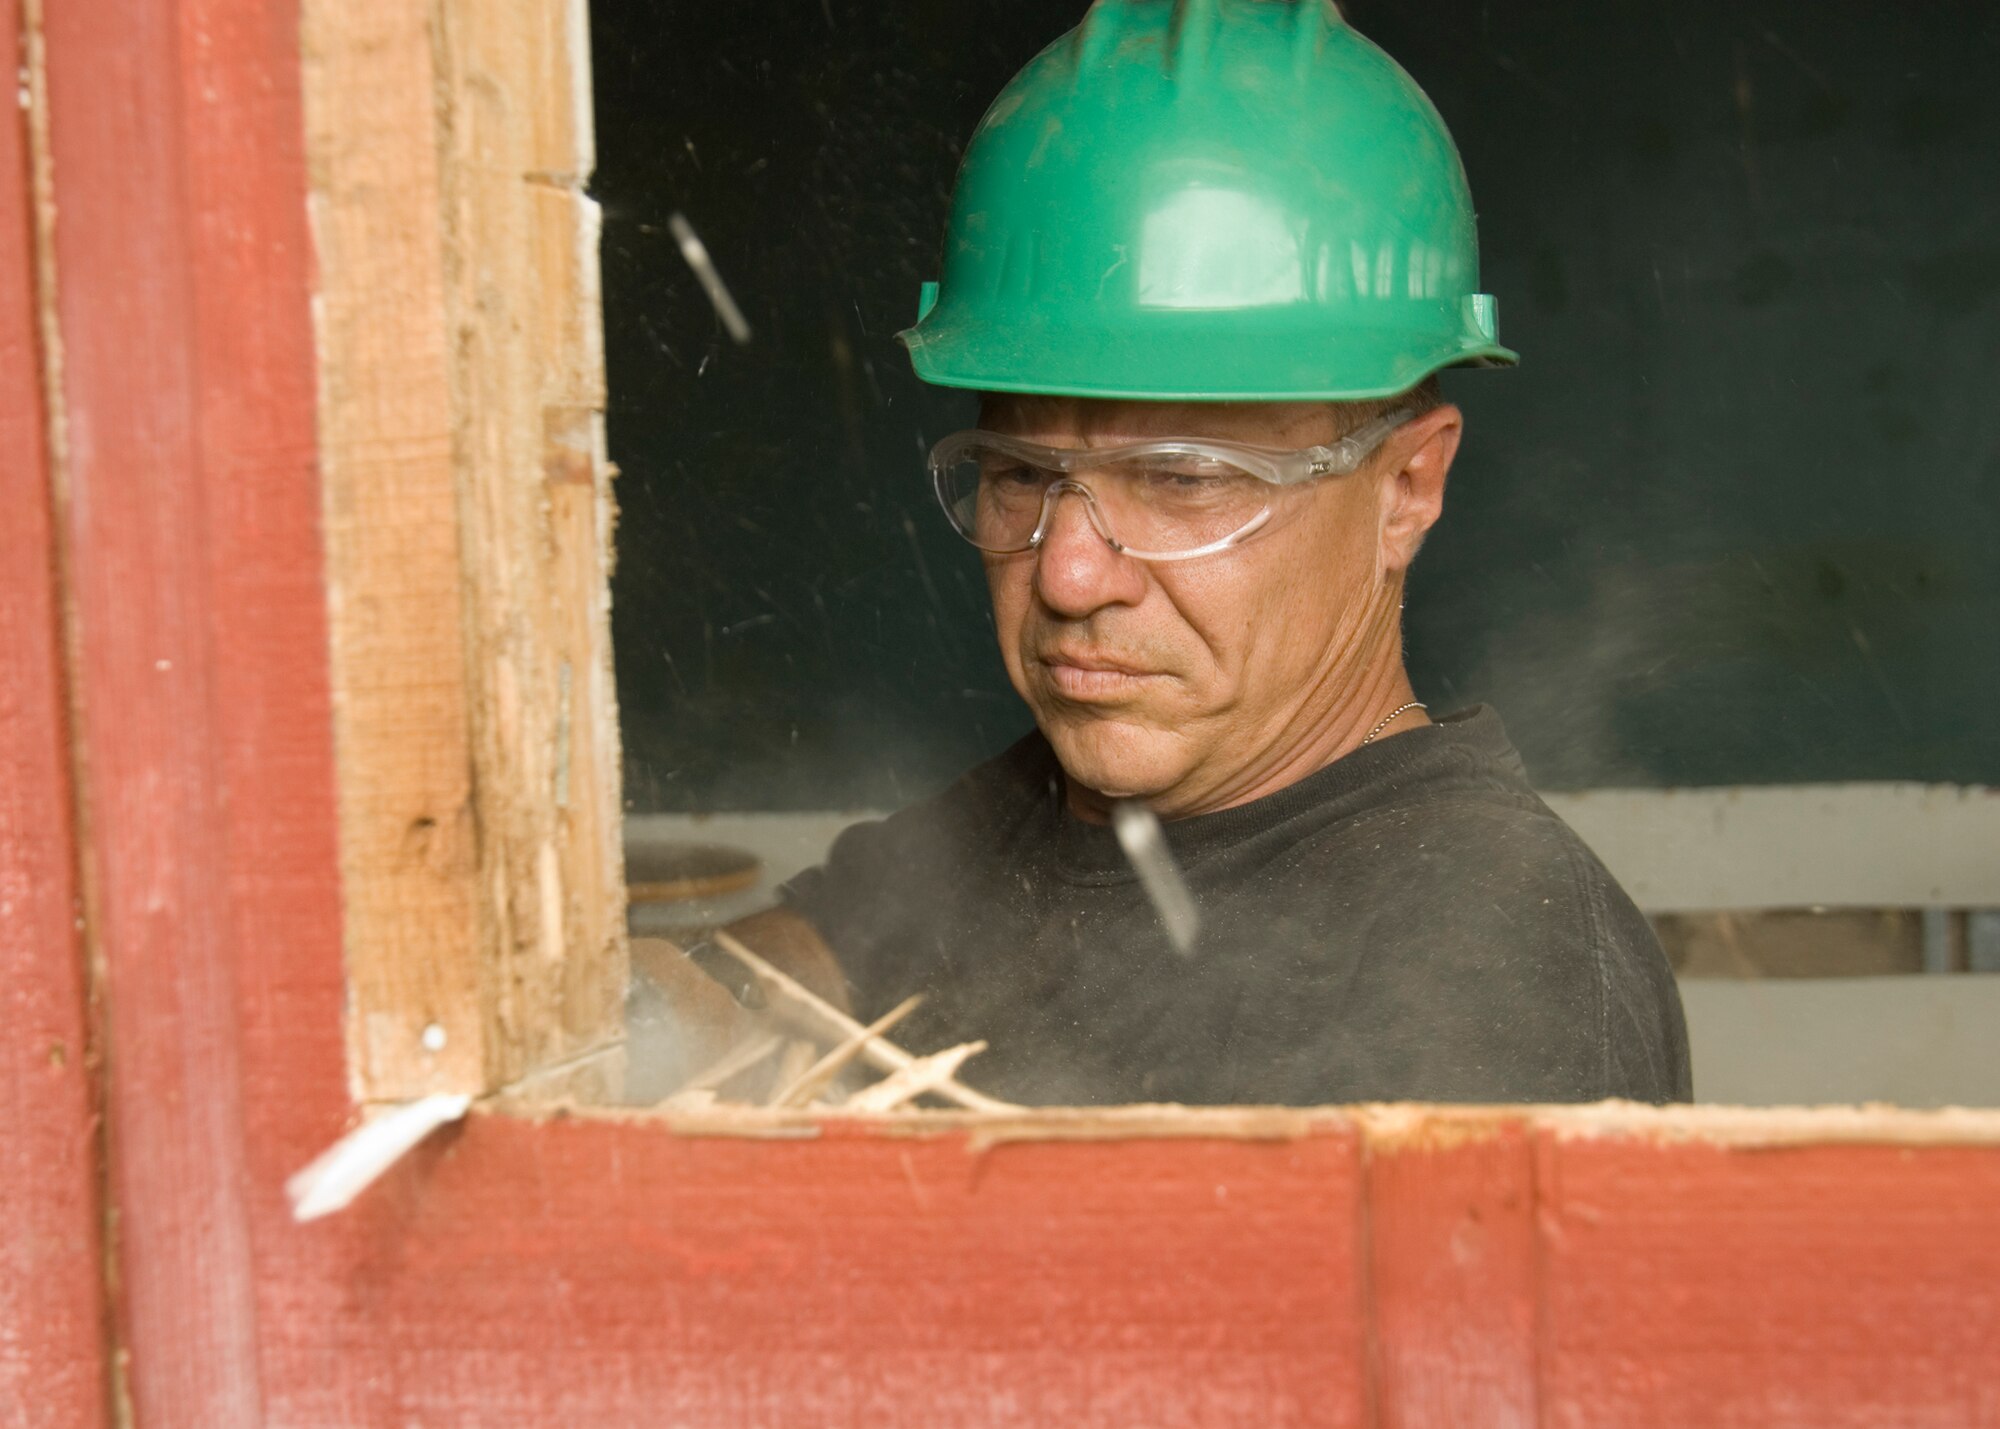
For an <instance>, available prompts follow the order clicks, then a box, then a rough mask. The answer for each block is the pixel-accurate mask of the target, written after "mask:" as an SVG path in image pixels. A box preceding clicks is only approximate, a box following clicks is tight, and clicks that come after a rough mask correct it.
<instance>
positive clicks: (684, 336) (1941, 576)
mask: <svg viewBox="0 0 2000 1429" xmlns="http://www.w3.org/2000/svg"><path fill="white" fill-rule="evenodd" d="M1083 8H1084V7H1083V5H1082V4H1081V3H1080V0H950V3H940V0H865V2H864V0H786V3H779V0H741V3H737V4H733V5H717V4H714V3H712V0H710V2H709V3H701V4H696V3H689V0H594V3H593V7H592V13H593V26H594V54H595V64H596V96H597V100H596V102H597V126H598V149H599V168H598V174H597V179H596V191H597V193H598V195H599V197H600V198H601V199H602V201H603V204H604V209H605V228H604V250H603V256H604V300H605V324H606V341H607V345H608V348H607V350H608V359H609V367H610V383H611V404H610V416H609V422H610V440H611V447H612V456H613V459H614V460H615V461H616V462H617V463H618V465H619V467H620V468H621V470H622V475H621V477H620V478H619V483H618V496H619V501H620V503H621V506H622V509H623V514H622V517H621V523H620V528H619V536H618V569H617V575H616V578H615V581H614V585H613V601H614V605H613V623H614V636H615V643H616V649H617V663H618V687H619V698H620V701H621V705H622V721H623V726H624V733H625V742H626V779H627V793H628V797H629V799H630V801H631V803H632V806H633V807H634V808H637V809H642V810H699V809H707V810H725V809H758V808H762V809H788V808H863V807H885V806H893V805H897V804H901V803H904V802H907V801H908V800H910V799H912V798H914V797H917V796H919V795H921V794H923V793H925V792H927V791H929V790H931V789H933V788H935V787H937V786H938V785H939V784H941V783H942V782H944V781H945V780H946V779H948V778H949V777H950V776H951V775H952V774H954V773H956V772H957V771H958V770H960V769H962V768H963V767H965V766H966V765H967V764H970V763H971V762H973V761H975V760H976V759H978V758H980V757H982V756H984V755H986V754H988V753H991V752H993V751H995V750H997V749H999V748H1000V747H1002V746H1004V745H1005V744H1006V743H1007V742H1008V741H1010V740H1011V739H1012V738H1014V737H1015V736H1016V735H1018V734H1019V733H1021V732H1022V731H1024V730H1025V729H1027V728H1028V724H1029V721H1028V718H1027V715H1026V712H1025V710H1024V709H1023V707H1022V706H1021V705H1020V704H1019V702H1018V701H1017V700H1016V699H1015V697H1014V696H1013V694H1012V693H1011V691H1010V690H1009V689H1008V687H1007V684H1006V680H1005V677H1004V675H1003V674H1002V671H1001V669H1000V664H999V659H998V656H997V655H996V654H995V653H994V652H993V649H992V636H991V627H990V621H989V620H988V617H987V615H986V612H985V597H984V590H983V585H982V583H981V580H980V576H979V568H978V563H977V560H976V558H975V556H974V553H973V552H972V551H971V550H970V548H968V547H965V546H963V545H961V544H960V543H959V542H958V541H957V538H955V537H954V536H952V535H951V534H950V533H949V531H947V529H946V528H945V526H944V523H943V520H942V517H941V516H940V515H939V514H938V513H937V512H935V511H934V510H933V509H932V506H931V504H930V497H929V494H928V491H927V488H926V486H925V483H924V478H923V471H922V453H923V451H924V449H925V448H926V447H927V445H928V443H929V442H931V441H933V440H935V439H936V438H937V437H939V436H941V435H943V434H944V433H946V432H948V431H951V430H953V429H955V428H957V427H960V426H964V425H968V424H969V421H970V416H971V405H970V402H969V401H968V399H967V398H966V397H965V396H964V395H963V394H954V393H948V392H944V391H940V390H937V389H931V388H926V387H924V386H923V385H922V384H920V383H918V382H916V381H915V379H914V378H912V377H911V375H910V372H909V364H908V362H907V360H906V359H905V357H904V356H903V353H902V350H901V348H899V347H898V346H897V344H896V342H895V333H896V331H897V329H899V328H900V327H903V326H906V325H907V324H908V323H909V322H910V321H911V320H912V319H913V318H914V317H915V311H916V299H917V285H918V283H919V282H920V281H921V280H923V279H925V278H930V277H935V276H936V257H937V253H938V248H939V242H940V238H941V234H942V229H943V223H944V218H945V213H946V208H947V203H948V196H949V193H950V186H951V181H952V176H953V173H954V170H955V168H956V165H957V161H958V157H959V153H960V147H961V145H962V143H963V141H964V139H965V137H966V135H968V134H969V133H970V132H971V130H972V127H973V125H974V124H975V123H976V122H977V120H978V118H979V115H980V114H981V112H982V111H983V110H984V108H985V106H986V104H987V103H988V102H989V101H990V100H991V99H992V97H993V96H994V94H995V93H997V92H998V90H999V89H1000V87H1001V86H1002V85H1003V84H1004V83H1005V82H1006V80H1007V79H1008V77H1009V76H1010V75H1012V73H1013V72H1014V71H1015V70H1016V69H1017V68H1018V67H1019V66H1020V65H1021V64H1022V63H1023V62H1025V61H1026V60H1027V59H1028V58H1029V57H1030V56H1031V55H1032V54H1034V53H1035V52H1036V51H1037V50H1038V49H1040V48H1041V46H1042V45H1044V44H1046V43H1047V42H1048V41H1049V40H1050V39H1052V38H1054V37H1055V36H1056V35H1057V34H1058V33H1060V32H1061V31H1062V30H1064V29H1066V28H1067V27H1069V26H1070V25H1072V24H1074V23H1075V21H1076V20H1077V18H1078V17H1079V16H1080V15H1081V13H1082V10H1083ZM1345 9H1346V12H1347V14H1348V16H1349V18H1350V19H1351V20H1352V21H1353V22H1354V23H1355V24H1356V25H1357V26H1358V27H1359V28H1360V29H1361V30H1362V31H1363V32H1364V33H1366V34H1368V35H1369V36H1371V37H1372V38H1374V39H1375V40H1376V41H1377V42H1378V43H1380V44H1382V45H1383V46H1384V47H1385V48H1386V49H1387V50H1388V51H1389V52H1390V53H1391V54H1393V55H1394V56H1396V58H1397V59H1398V60H1400V61H1401V62H1402V64H1403V65H1404V66H1405V67H1406V68H1407V69H1408V70H1410V72H1411V73H1412V74H1413V75H1415V76H1416V78H1417V80H1418V81H1419V82H1420V83H1421V84H1422V85H1423V86H1424V87H1425V89H1426V90H1427V91H1429V93H1430V95H1431V97H1432V98H1433V99H1434V100H1435V101H1436V103H1437V105H1438V107H1439V109H1440V110H1442V111H1443V113H1444V116H1445V118H1446V120H1447V121H1448V122H1449V123H1450V125H1451V127H1452V130H1453V132H1454V134H1455V135H1456V136H1457V139H1458V141H1459V145H1460V148H1461V150H1462V152H1463V154H1464V157H1465V163H1466V168H1467V170H1468V172H1469V174H1470V176H1471V180H1472V187H1473V193H1474V195H1475V197H1476V199H1477V200H1478V203H1479V210H1480V225H1481V247H1482V250H1483V255H1484V265H1485V278H1486V284H1485V286H1486V287H1487V288H1488V290H1489V291H1491V292H1494V293H1496V294H1498V295H1499V299H1500V315H1501V335H1502V337H1503V339H1504V340H1505V341H1507V342H1508V343H1509V344H1510V345H1512V346H1514V347H1516V348H1518V349H1519V350H1520V351H1521V352H1522V354H1523V355H1524V359H1525V360H1524V364H1523V366H1522V367H1521V368H1520V369H1519V370H1517V371H1514V372H1505V373H1502V372H1474V373H1464V374H1448V375H1447V390H1448V394H1449V395H1450V396H1452V397H1453V398H1454V399H1455V400H1457V401H1459V402H1460V403H1461V404H1462V405H1463V406H1464V407H1465V409H1466V411H1467V414H1468V423H1469V437H1468V441H1467V444H1466V449H1465V451H1464V453H1463V454H1462V456H1461V458H1460V461H1459V465H1458V467H1457V469H1456V473H1455V476H1454V480H1453V485H1452V489H1451V492H1450V494H1449V498H1448V501H1447V508H1446V516H1445V519H1444V521H1443V523H1442V525H1441V526H1440V527H1439V529H1438V530H1437V532H1436V533H1435V534H1434V536H1433V537H1432V539H1431V542H1430V544H1429V546H1428V547H1427V548H1426V550H1425V553H1424V556H1423V558H1422V560H1421V561H1420V562H1419V563H1418V566H1417V569H1416V574H1415V577H1414V580H1413V583H1412V591H1411V596H1410V605H1409V646H1410V656H1411V663H1412V667H1413V673H1414V676H1415V680H1416V685H1417V689H1418V692H1419V694H1420V695H1421V696H1423V697H1425V698H1427V699H1429V700H1430V701H1431V702H1432V704H1433V707H1434V708H1450V707H1455V706H1459V705H1463V704H1467V703H1471V702H1474V701H1487V702H1491V703H1493V704H1495V705H1497V706H1498V708H1499V709H1500V711H1501V713H1502V715H1503V716H1504V717H1505V718H1506V720H1507V722H1508V725H1509V728H1510V730H1511V731H1512V733H1513V735H1514V738H1515V740H1516V742H1517V743H1518V744H1519V745H1520V747H1521V749H1522V752H1523V754H1524V755H1525V757H1526V759H1527V761H1528V765H1529V768H1530V770H1531V772H1532V773H1533V774H1534V775H1535V777H1536V778H1537V780H1538V781H1539V782H1540V783H1541V784H1543V785H1544V786H1545V787H1549V788H1554V789H1568V788H1582V787H1596V786H1606V785H1696V784H1735V783H1772V782H1800V781H1838V780H1865V779H1922V780H1942V781H1952V782H1968V783H1997V782H2000V718H1996V693H2000V690H1996V686H2000V662H1996V660H1995V646H1996V631H2000V576H1996V572H1995V566H1996V557H1995V553H1996V551H2000V408H1996V404H1995V403H1994V402H1993V401H1992V400H1990V399H1989V396H1988V392H1989V388H1990V387H1991V385H1992V383H1993V381H1994V374H1995V371H1996V366H1997V365H2000V364H1996V359H2000V193H1996V182H1995V176H1996V155H2000V89H1996V87H1995V86H1994V85H1993V83H1992V82H1991V81H1992V76H1993V74H1994V73H1995V72H1996V70H2000V10H1996V8H1994V7H1990V6H1987V5H1983V4H1975V3H1927V4H1925V5H1921V6H1916V5H1898V4H1893V3H1889V0H1878V3H1872V4H1864V3H1854V0H1845V3H1824V2H1823V0H1795V3H1790V4H1783V5H1777V4H1761V5H1760V4H1745V3H1733V2H1732V0H1700V3H1693V0H1683V3H1678V4H1675V5H1671V6H1663V5H1658V4H1652V3H1647V4H1641V3H1632V0H1622V2H1621V3H1610V2H1609V0H1604V2H1603V3H1596V4H1590V5H1577V4H1573V3H1561V0H1533V3H1528V0H1522V3H1509V4H1503V5H1484V6H1481V5H1476V4H1472V3H1467V0H1352V2H1351V3H1349V4H1347V5H1346V6H1345ZM676 211H679V212H682V213H685V214H686V215H687V217H688V219H689V220H690V222H692V224H693V225H694V227H695V228H696V229H697V230H698V231H699V232H700V234H701V235H702V237H703V239H704V241H705V242H706V244H707V247H708V249H709V251H710V253H711V254H712V255H713V257H714V259H715V262H716V264H717V266H718V268H719V269H720V271H721V273H722V274H723V276H724V277H725V278H726V280H727V281H728V283H729V285H730V287H731V289H732V291H733V292H734V294H735V296H736V299H737V301H738V302H739V303H740V304H741V306H742V308H743V310H744V313H745V314H746V316H747V317H748V319H749V321H750V323H751V325H752V327H753V330H754V331H753V336H752V339H751V341H750V342H749V343H748V344H747V345H745V346H737V345H736V344H734V343H733V342H731V340H730V339H729V337H728V335H727V334H726V333H725V332H724V331H723V330H722V327H721V325H720V324H719V323H718V321H717V319H716V317H715V314H714V311H713V309H712V308H711V306H710V304H709V302H708V300H707V298H706V297H705V296H704V295H703V292H702V290H701V287H700V285H699V284H698V283H697V281H696V280H695V278H694V276H693V274H692V273H691V272H690V271H689V269H688V267H687V265H686V264H685V263H684V262H683V261H682V259H681V257H680V254H679V251H678V249H677V247H676V245H675V243H674V240H673V238H672V236H671V234H670V233H669V232H668V229H667V219H668V216H669V215H670V214H672V213H674V212H676Z"/></svg>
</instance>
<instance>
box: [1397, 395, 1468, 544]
mask: <svg viewBox="0 0 2000 1429" xmlns="http://www.w3.org/2000/svg"><path fill="white" fill-rule="evenodd" d="M1464 431H1465V414H1464V413H1462V412H1460V411H1459V410H1458V408H1456V407H1454V406H1452V405H1451V404H1450V403H1449V402H1447V403H1446V404H1445V405H1444V406H1442V407H1433V408H1432V409H1431V410H1430V411H1428V412H1426V413H1424V414H1423V415H1422V416H1421V417H1414V418H1412V419H1411V420H1410V421H1408V422H1405V423H1404V424H1403V425H1402V426H1400V427H1398V428H1397V429H1396V431H1395V432H1394V433H1393V434H1392V435H1391V436H1390V438H1389V440H1388V441H1387V442H1385V443H1384V444H1383V447H1382V457H1381V460H1382V467H1381V472H1382V475H1381V480H1382V506H1381V510H1382V550H1381V560H1382V570H1383V573H1384V574H1390V573H1394V574H1397V575H1400V574H1402V573H1403V572H1405V571H1407V570H1408V569H1409V568H1410V563H1411V562H1412V561H1414V560H1416V558H1417V549H1418V548H1419V547H1420V546H1422V545H1423V543H1424V535H1425V533H1427V532H1428V531H1429V530H1430V529H1431V527H1432V526H1433V525H1435V524H1436V523H1437V519H1438V517H1439V516H1441V515H1442V514H1443V513H1444V483H1445V478H1446V477H1447V476H1449V475H1450V473H1451V463H1452V458H1453V457H1455V456H1457V455H1458V439H1459V437H1460V436H1461V435H1462V434H1463V433H1464Z"/></svg>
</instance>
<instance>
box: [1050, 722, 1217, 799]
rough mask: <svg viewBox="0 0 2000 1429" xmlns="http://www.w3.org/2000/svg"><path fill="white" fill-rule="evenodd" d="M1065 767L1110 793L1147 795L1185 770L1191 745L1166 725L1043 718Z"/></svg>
mask: <svg viewBox="0 0 2000 1429" xmlns="http://www.w3.org/2000/svg"><path fill="white" fill-rule="evenodd" d="M1042 732H1043V734H1045V735H1046V736H1047V737H1048V741H1049V744H1050V746H1051V747H1053V748H1054V750H1055V752H1056V760H1057V762H1058V763H1060V764H1061V765H1062V767H1063V773H1065V774H1067V775H1068V776H1069V777H1070V778H1071V779H1073V780H1075V781H1076V782H1077V783H1079V784H1081V785H1082V786H1083V787H1084V788H1086V789H1092V790H1095V791H1096V792H1098V793H1100V794H1102V795H1104V796H1105V797H1106V798H1109V799H1149V798H1152V797H1154V796H1155V795H1157V794H1159V793H1161V792H1162V791H1163V790H1167V789H1171V788H1172V787H1173V786H1174V785H1175V784H1177V783H1179V782H1180V780H1181V779H1182V778H1183V777H1184V776H1185V774H1186V772H1187V771H1186V769H1185V767H1184V761H1185V759H1186V757H1187V751H1186V749H1185V748H1184V747H1183V745H1182V744H1181V741H1179V740H1178V739H1176V738H1175V737H1174V736H1173V735H1171V734H1168V733H1166V732H1165V731H1163V730H1158V729H1152V728H1150V727H1148V726H1146V725H1143V724H1136V723H1128V722H1125V721H1122V720H1105V719H1093V720H1065V719H1060V718H1058V719H1049V720H1044V721H1043V722H1042Z"/></svg>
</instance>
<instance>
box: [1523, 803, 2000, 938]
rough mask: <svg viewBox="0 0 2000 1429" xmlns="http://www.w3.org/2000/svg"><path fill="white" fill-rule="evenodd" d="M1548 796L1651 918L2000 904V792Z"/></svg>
mask: <svg viewBox="0 0 2000 1429" xmlns="http://www.w3.org/2000/svg"><path fill="white" fill-rule="evenodd" d="M1545 797H1546V798H1547V799H1548V802H1549V806H1550V807H1551V808H1553V809H1554V810H1555V811H1556V812H1557V813H1558V814H1560V815H1561V816H1562V817H1563V818H1564V819H1565V820H1567V821H1568V823H1569V825H1570V827H1571V828H1573V829H1575V830H1576V831H1577V832H1578V833H1579V834H1581V835H1582V836H1583V839H1584V842H1586V843H1588V844H1589V845H1590V846H1591V847H1592V848H1593V849H1595V850H1596V851H1597V856H1598V857H1599V858H1601V859H1603V860H1604V862H1605V864H1606V865H1607V866H1608V867H1609V868H1610V869H1611V871H1612V872H1613V873H1614V874H1616V875H1617V877H1618V881H1619V882H1620V883H1622V884H1624V885H1625V889H1626V891H1627V892H1628V893H1630V894H1631V895H1632V898H1633V901H1635V902H1636V903H1638V905H1639V906H1640V907H1641V908H1644V909H1646V910H1647V911H1648V912H1651V913H1673V912H1695V911H1701V910H1711V909H1726V908H1813V907H1825V908H1916V907H1943V908H1991V907H2000V790H1995V789H1990V788H1983V787H1960V786H1956V785H1947V784H1771V785H1743V786H1739V787H1735V788H1726V789H1593V790H1589V791H1587V792H1584V793H1580V794H1550V795H1546V796H1545Z"/></svg>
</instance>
